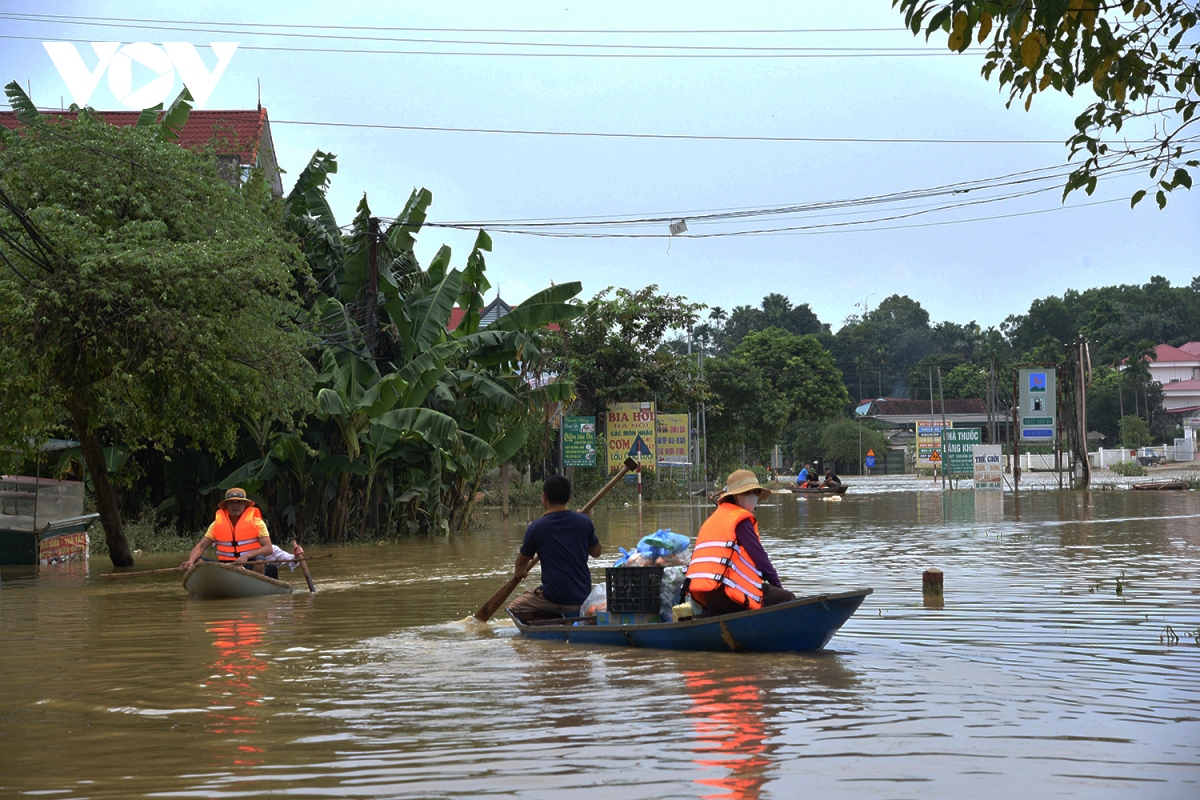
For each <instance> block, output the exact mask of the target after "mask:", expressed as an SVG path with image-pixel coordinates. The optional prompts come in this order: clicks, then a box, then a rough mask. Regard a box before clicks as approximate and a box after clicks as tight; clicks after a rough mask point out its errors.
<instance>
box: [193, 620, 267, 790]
mask: <svg viewBox="0 0 1200 800" xmlns="http://www.w3.org/2000/svg"><path fill="white" fill-rule="evenodd" d="M205 632H206V633H208V634H209V635H210V636H212V637H213V642H212V645H213V647H215V648H216V649H217V653H216V656H217V657H216V660H215V661H213V662H212V665H211V669H212V672H213V674H212V677H210V678H209V679H208V682H207V683H206V684H202V685H203V686H204V687H206V688H208V689H211V690H212V692H211V694H212V701H211V702H210V704H209V713H208V722H207V724H206V725H205V726H204V729H205V730H206V731H207V732H208V733H211V734H213V735H214V736H220V737H222V738H223V739H226V740H227V741H228V742H229V747H228V749H224V748H221V747H220V746H218V747H216V748H213V753H214V758H213V766H227V765H228V764H230V763H232V765H233V766H236V767H240V768H246V767H253V766H256V765H258V764H261V763H262V753H263V748H261V747H258V746H256V745H255V744H248V743H245V742H246V740H245V739H243V740H242V742H243V743H241V744H238V743H237V742H238V739H234V738H232V737H253V736H255V735H257V734H258V718H257V715H256V714H255V710H256V709H257V708H258V707H260V706H261V705H262V702H263V693H262V691H261V690H259V689H258V686H261V685H262V684H261V683H259V684H256V683H255V680H256V679H258V678H262V677H264V676H265V673H266V671H267V669H268V667H269V666H270V664H269V662H268V661H267V660H266V659H264V658H260V657H259V656H258V655H257V654H256V653H255V652H254V650H255V648H256V647H258V646H259V645H261V644H262V640H263V626H262V624H261V623H259V622H257V621H255V620H254V619H253V618H252V612H245V613H243V614H241V615H240V616H239V617H236V618H232V619H220V620H214V621H211V622H208V623H206V625H205Z"/></svg>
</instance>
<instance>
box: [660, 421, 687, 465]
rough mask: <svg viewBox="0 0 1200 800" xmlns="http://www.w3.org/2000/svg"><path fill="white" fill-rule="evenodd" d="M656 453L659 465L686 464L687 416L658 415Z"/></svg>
mask: <svg viewBox="0 0 1200 800" xmlns="http://www.w3.org/2000/svg"><path fill="white" fill-rule="evenodd" d="M655 419H656V426H657V428H658V442H657V444H656V447H657V448H658V451H657V452H656V453H655V455H656V456H657V458H658V463H659V464H667V465H684V464H687V463H688V415H687V414H659V415H658V416H657V417H656V418H655Z"/></svg>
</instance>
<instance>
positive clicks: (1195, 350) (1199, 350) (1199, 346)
mask: <svg viewBox="0 0 1200 800" xmlns="http://www.w3.org/2000/svg"><path fill="white" fill-rule="evenodd" d="M1179 349H1180V350H1182V351H1183V352H1185V353H1187V354H1189V355H1193V356H1195V357H1196V358H1200V342H1188V343H1187V344H1181V345H1179Z"/></svg>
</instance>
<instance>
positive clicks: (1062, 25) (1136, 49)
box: [892, 0, 1200, 208]
mask: <svg viewBox="0 0 1200 800" xmlns="http://www.w3.org/2000/svg"><path fill="white" fill-rule="evenodd" d="M892 4H893V5H894V6H898V7H899V8H900V10H901V11H902V12H903V13H904V20H905V24H906V25H908V27H909V28H911V29H912V31H913V33H914V34H916V33H919V32H920V31H921V30H922V29H924V30H925V36H926V39H928V38H929V37H930V36H932V35H933V33H934V32H935V31H939V30H940V31H943V32H945V33H946V34H947V40H946V44H947V46H948V47H949V48H950V49H951V50H954V51H956V52H959V53H962V52H965V51H966V50H967V49H968V47H970V46H971V44H972V43H973V42H977V43H978V44H981V45H985V46H986V47H987V52H986V55H985V56H984V65H983V70H982V72H983V76H984V78H988V79H990V78H991V77H992V76H993V75H996V77H997V80H998V81H999V82H1000V86H1001V87H1007V89H1008V93H1009V99H1008V102H1009V105H1011V104H1012V102H1013V101H1014V100H1019V99H1021V98H1024V106H1025V110H1026V111H1028V110H1029V108H1030V105H1031V104H1032V103H1033V98H1034V95H1036V94H1037V93H1038V92H1043V91H1047V90H1049V89H1054V90H1055V91H1061V92H1066V93H1067V94H1068V95H1071V96H1074V94H1075V90H1076V89H1077V88H1079V87H1081V86H1090V89H1091V91H1092V93H1093V94H1094V95H1095V97H1096V100H1095V102H1093V103H1092V104H1091V105H1089V106H1088V107H1087V108H1086V109H1085V110H1084V111H1083V112H1082V113H1081V114H1080V115H1079V116H1078V117H1077V118H1076V119H1075V132H1074V134H1072V135H1071V136H1070V138H1068V139H1067V145H1068V147H1069V148H1070V153H1071V156H1075V155H1076V154H1079V153H1083V154H1084V156H1085V158H1084V160H1083V161H1082V162H1080V164H1079V166H1077V167H1076V169H1075V170H1074V171H1073V172H1072V173H1071V175H1070V177H1069V178H1068V180H1067V184H1066V187H1065V188H1064V191H1063V197H1064V198H1066V196H1067V195H1068V194H1070V193H1071V192H1072V191H1075V190H1076V189H1083V190H1084V191H1085V192H1086V193H1087V194H1089V195H1090V194H1091V193H1092V192H1093V191H1094V190H1095V188H1096V182H1097V180H1098V178H1099V175H1100V174H1101V173H1102V172H1105V171H1107V170H1109V169H1111V168H1112V167H1114V166H1116V165H1118V164H1123V163H1128V162H1140V163H1141V164H1142V165H1143V166H1144V168H1145V169H1147V170H1148V173H1149V177H1150V180H1151V181H1155V183H1153V184H1152V185H1151V186H1149V187H1147V188H1146V189H1139V190H1138V191H1137V192H1135V193H1134V195H1133V197H1132V200H1131V203H1132V204H1133V205H1136V204H1137V203H1138V202H1139V201H1140V200H1141V199H1142V198H1143V197H1145V196H1146V193H1147V191H1153V192H1154V195H1155V200H1156V201H1157V203H1158V205H1159V207H1160V208H1162V207H1163V206H1165V205H1166V204H1167V195H1168V193H1170V192H1171V191H1173V190H1174V189H1177V188H1179V187H1181V186H1182V187H1183V188H1185V189H1191V187H1192V175H1191V172H1190V170H1191V169H1194V168H1195V167H1197V166H1198V165H1200V162H1198V161H1197V160H1196V159H1194V158H1191V159H1189V158H1187V156H1188V155H1189V154H1191V153H1194V152H1195V149H1194V148H1193V147H1192V146H1191V137H1190V136H1189V132H1188V131H1187V128H1188V127H1190V126H1191V125H1192V124H1193V123H1194V122H1195V120H1196V116H1195V114H1196V108H1197V105H1200V42H1198V40H1197V37H1196V36H1195V28H1196V24H1197V8H1198V4H1197V3H1196V2H1195V1H1194V0H1120V2H1100V0H951V2H946V0H892ZM1131 122H1141V123H1143V124H1142V125H1140V126H1138V127H1137V128H1136V129H1135V130H1137V131H1139V133H1138V134H1136V135H1137V136H1140V135H1142V134H1141V133H1140V132H1142V131H1144V132H1145V133H1146V134H1149V135H1152V137H1153V141H1152V144H1150V145H1148V146H1147V145H1139V144H1137V143H1136V141H1134V142H1130V141H1129V134H1128V132H1123V128H1124V127H1125V126H1126V125H1127V124H1129V123H1131ZM1118 140H1119V141H1118Z"/></svg>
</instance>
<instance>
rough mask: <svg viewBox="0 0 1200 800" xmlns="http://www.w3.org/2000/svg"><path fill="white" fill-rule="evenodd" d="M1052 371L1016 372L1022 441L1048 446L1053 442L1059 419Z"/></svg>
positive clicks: (1041, 369) (1034, 369)
mask: <svg viewBox="0 0 1200 800" xmlns="http://www.w3.org/2000/svg"><path fill="white" fill-rule="evenodd" d="M1055 377H1056V375H1055V367H1052V366H1051V367H1026V368H1022V369H1020V370H1017V388H1018V389H1019V395H1020V403H1021V406H1020V417H1021V425H1020V431H1021V441H1022V442H1037V443H1039V444H1047V443H1049V442H1051V441H1053V440H1054V431H1055V428H1056V427H1057V425H1056V418H1057V416H1058V407H1057V406H1058V402H1057V401H1058V387H1057V386H1056V384H1055Z"/></svg>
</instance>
